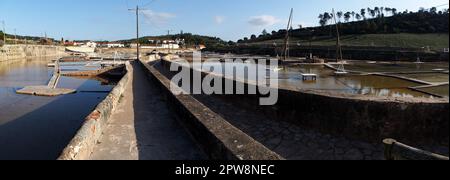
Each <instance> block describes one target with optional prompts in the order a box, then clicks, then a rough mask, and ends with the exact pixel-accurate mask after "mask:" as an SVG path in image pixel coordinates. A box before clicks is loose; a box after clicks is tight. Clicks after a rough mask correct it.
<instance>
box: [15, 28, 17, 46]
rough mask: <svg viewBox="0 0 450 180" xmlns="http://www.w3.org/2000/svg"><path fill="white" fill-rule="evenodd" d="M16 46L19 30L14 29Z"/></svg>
mask: <svg viewBox="0 0 450 180" xmlns="http://www.w3.org/2000/svg"><path fill="white" fill-rule="evenodd" d="M14 44H17V29H14Z"/></svg>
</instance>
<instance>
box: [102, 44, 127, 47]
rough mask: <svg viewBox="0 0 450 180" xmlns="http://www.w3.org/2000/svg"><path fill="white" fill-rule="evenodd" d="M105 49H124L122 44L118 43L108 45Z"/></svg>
mask: <svg viewBox="0 0 450 180" xmlns="http://www.w3.org/2000/svg"><path fill="white" fill-rule="evenodd" d="M106 47H107V48H123V47H125V45H124V44H120V43H108V44H106Z"/></svg>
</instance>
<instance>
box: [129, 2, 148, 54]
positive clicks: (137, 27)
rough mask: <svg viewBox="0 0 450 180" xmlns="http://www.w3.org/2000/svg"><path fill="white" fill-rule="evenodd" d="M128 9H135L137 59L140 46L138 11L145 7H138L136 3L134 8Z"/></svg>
mask: <svg viewBox="0 0 450 180" xmlns="http://www.w3.org/2000/svg"><path fill="white" fill-rule="evenodd" d="M128 10H129V11H136V45H137V47H136V52H137V59H138V60H139V56H140V54H139V53H140V48H139V11H142V10H145V9H139V5H136V9H128Z"/></svg>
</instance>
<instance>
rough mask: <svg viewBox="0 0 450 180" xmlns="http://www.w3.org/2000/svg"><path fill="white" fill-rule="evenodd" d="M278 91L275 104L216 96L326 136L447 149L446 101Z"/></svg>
mask: <svg viewBox="0 0 450 180" xmlns="http://www.w3.org/2000/svg"><path fill="white" fill-rule="evenodd" d="M162 64H163V67H164V68H165V69H167V68H168V67H170V64H171V62H169V61H162ZM191 71H192V70H191ZM172 75H173V73H172ZM204 75H205V74H204V73H203V76H204ZM226 81H231V80H228V79H223V83H224V84H223V87H225V83H227V82H226ZM191 82H192V81H191ZM233 83H242V82H236V81H233ZM246 89H247V87H246ZM278 92H279V100H278V103H277V104H276V105H274V106H260V105H259V98H260V96H259V95H248V94H246V95H215V96H218V97H221V98H222V99H223V100H224V101H227V102H230V103H232V104H234V105H235V106H237V107H240V108H244V109H246V110H247V111H249V112H250V113H251V112H252V111H253V110H258V112H264V115H265V116H267V117H269V118H271V119H273V120H275V121H288V122H292V123H294V124H298V125H300V126H302V127H306V128H311V129H316V130H319V131H321V132H324V133H328V134H335V135H343V136H346V137H350V138H354V139H359V140H364V141H369V142H374V143H380V142H381V141H382V140H383V139H385V138H395V139H398V140H399V141H401V142H406V143H409V144H411V145H414V146H416V145H419V146H420V145H447V146H448V143H449V126H448V125H449V101H448V99H416V98H414V99H411V98H389V97H373V96H372V97H370V96H364V95H349V94H339V93H336V94H332V93H329V92H319V91H298V90H290V89H279V91H278Z"/></svg>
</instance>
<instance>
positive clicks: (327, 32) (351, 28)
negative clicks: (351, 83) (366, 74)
mask: <svg viewBox="0 0 450 180" xmlns="http://www.w3.org/2000/svg"><path fill="white" fill-rule="evenodd" d="M388 15H391V16H389V17H387V16H388ZM333 19H334V18H333V13H329V12H325V13H323V14H320V16H319V22H320V25H321V26H318V27H309V28H302V27H301V26H300V28H299V29H291V30H290V31H289V34H290V37H291V43H292V42H295V43H296V44H297V45H300V46H308V45H309V44H310V42H311V45H318V46H333V45H335V44H336V30H335V28H336V27H335V26H336V25H335V24H333V23H334V21H333ZM336 19H337V22H338V26H339V30H340V35H341V36H342V45H344V46H374V47H401V48H422V47H426V46H429V47H430V49H431V50H438V51H442V49H443V48H448V46H449V40H448V38H449V37H448V26H449V24H448V22H449V21H448V9H447V10H445V11H437V8H431V9H429V10H426V9H421V10H419V11H418V12H415V13H414V12H410V11H404V12H398V11H397V9H395V8H387V7H375V8H373V9H371V8H367V9H361V10H360V11H358V12H355V11H352V12H341V11H338V12H337V13H336ZM352 20H353V21H352ZM342 21H344V22H345V23H341V22H342ZM285 35H286V30H283V29H282V30H279V31H272V33H270V34H269V33H267V31H266V30H264V31H263V33H262V34H261V35H259V36H258V37H257V36H256V35H251V38H243V39H241V40H239V41H238V43H240V44H244V43H245V44H253V45H258V44H261V45H262V44H264V45H269V44H273V45H277V46H281V45H282V43H283V41H284V36H285ZM274 43H275V44H274Z"/></svg>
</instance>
